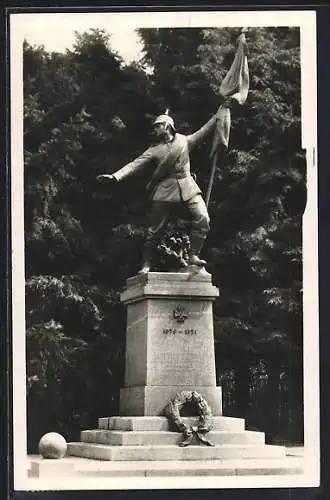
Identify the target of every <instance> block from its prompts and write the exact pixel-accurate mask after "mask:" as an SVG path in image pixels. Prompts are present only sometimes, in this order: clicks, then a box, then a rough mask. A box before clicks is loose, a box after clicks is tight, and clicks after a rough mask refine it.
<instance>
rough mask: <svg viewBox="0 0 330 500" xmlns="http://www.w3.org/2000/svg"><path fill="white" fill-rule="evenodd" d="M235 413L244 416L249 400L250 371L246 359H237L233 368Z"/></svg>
mask: <svg viewBox="0 0 330 500" xmlns="http://www.w3.org/2000/svg"><path fill="white" fill-rule="evenodd" d="M234 370H235V413H236V416H237V417H241V418H246V416H247V413H248V409H249V401H250V392H249V390H250V372H249V364H248V362H247V361H246V360H243V359H241V360H239V361H238V363H237V364H236V366H235V368H234Z"/></svg>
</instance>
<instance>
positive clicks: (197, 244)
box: [188, 233, 207, 267]
mask: <svg viewBox="0 0 330 500" xmlns="http://www.w3.org/2000/svg"><path fill="white" fill-rule="evenodd" d="M204 241H205V237H202V236H200V235H198V234H195V233H192V234H191V235H190V252H189V261H188V264H189V265H190V266H198V267H204V266H205V265H206V264H207V262H206V260H202V259H200V257H199V253H200V251H201V249H202V246H203V243H204Z"/></svg>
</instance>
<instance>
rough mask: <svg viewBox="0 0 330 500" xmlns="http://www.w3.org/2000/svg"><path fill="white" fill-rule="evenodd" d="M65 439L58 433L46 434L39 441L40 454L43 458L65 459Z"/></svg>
mask: <svg viewBox="0 0 330 500" xmlns="http://www.w3.org/2000/svg"><path fill="white" fill-rule="evenodd" d="M67 446H68V445H67V442H66V440H65V438H64V437H63V436H62V435H61V434H58V433H57V432H48V433H47V434H44V435H43V436H42V438H41V439H40V441H39V453H40V455H41V456H42V457H43V458H53V459H60V458H63V457H64V455H65V454H66V450H67Z"/></svg>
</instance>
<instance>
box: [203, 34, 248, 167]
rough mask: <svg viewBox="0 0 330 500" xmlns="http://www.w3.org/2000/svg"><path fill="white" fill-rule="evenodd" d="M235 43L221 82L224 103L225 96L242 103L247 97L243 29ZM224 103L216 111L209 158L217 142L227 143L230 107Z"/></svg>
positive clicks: (245, 49)
mask: <svg viewBox="0 0 330 500" xmlns="http://www.w3.org/2000/svg"><path fill="white" fill-rule="evenodd" d="M237 43H238V47H237V49H236V54H235V58H234V61H233V63H232V65H231V67H230V69H229V71H228V73H227V74H226V76H225V78H224V79H223V81H222V83H221V86H220V94H221V95H222V96H223V97H224V98H225V103H226V98H227V99H228V98H231V99H234V100H236V101H237V102H238V103H239V104H241V105H242V104H244V103H245V101H246V99H247V96H248V92H249V85H250V77H249V67H248V60H247V52H248V49H247V43H246V38H245V34H244V30H242V31H241V34H240V35H239V37H238V39H237ZM225 103H224V104H223V105H222V106H221V108H220V110H219V112H218V120H217V125H216V131H215V134H214V139H213V144H212V148H211V153H210V157H211V158H212V157H213V156H214V154H215V153H216V151H217V149H218V146H219V144H223V145H224V146H225V147H226V148H227V147H228V144H229V135H230V127H231V113H230V107H228V106H227V105H226V104H225Z"/></svg>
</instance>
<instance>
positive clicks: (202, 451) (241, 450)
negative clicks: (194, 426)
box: [67, 442, 285, 461]
mask: <svg viewBox="0 0 330 500" xmlns="http://www.w3.org/2000/svg"><path fill="white" fill-rule="evenodd" d="M67 453H68V455H70V456H77V457H85V458H94V459H97V460H116V461H121V460H123V461H127V460H130V461H131V460H132V461H134V460H219V459H226V458H281V457H285V447H284V446H271V445H223V446H219V445H218V446H214V447H209V446H199V445H190V446H187V447H184V448H182V447H180V446H173V445H167V446H165V445H163V446H109V445H104V444H92V443H84V442H80V443H68V451H67Z"/></svg>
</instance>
